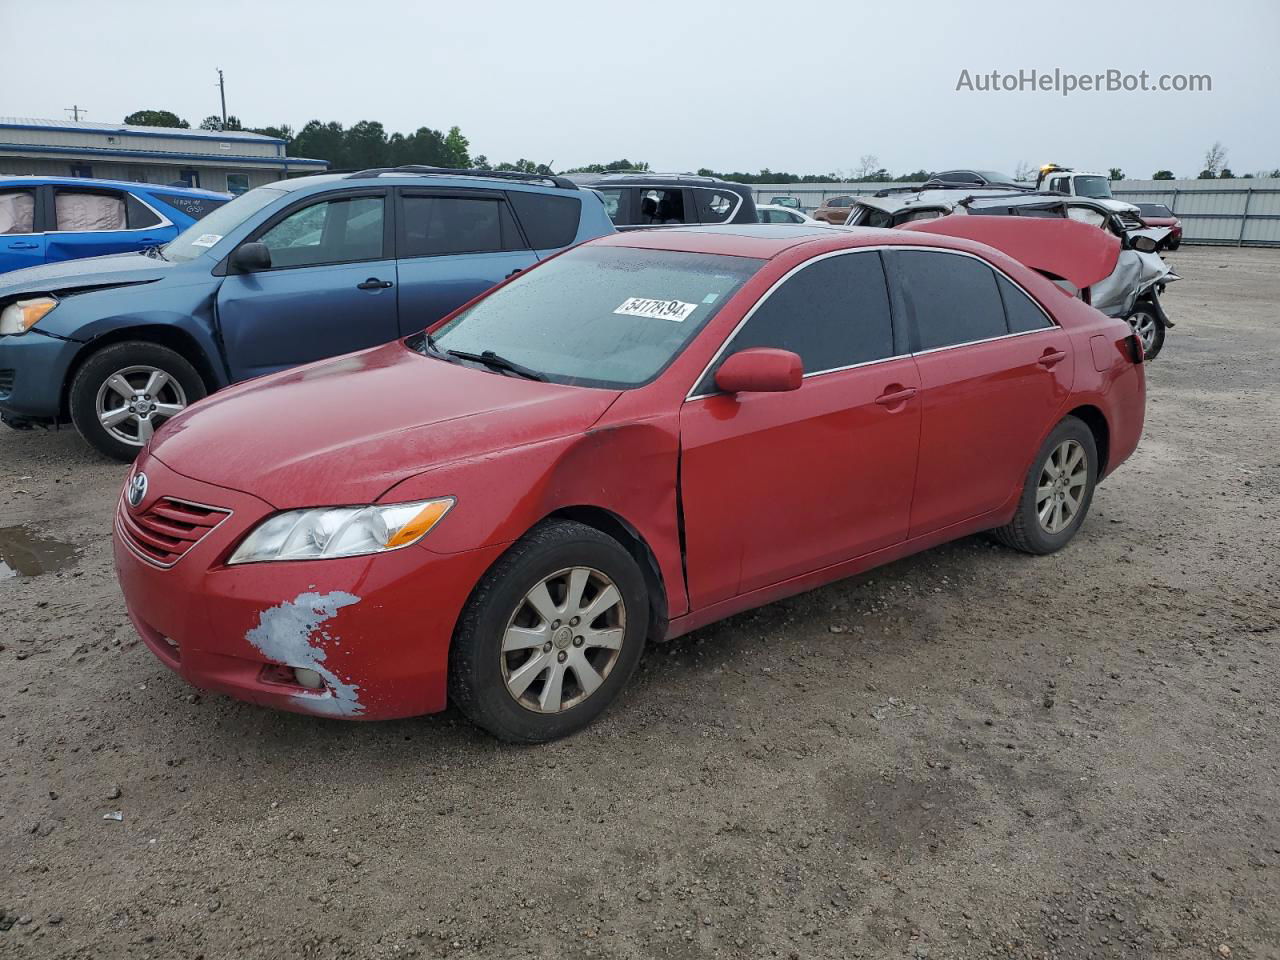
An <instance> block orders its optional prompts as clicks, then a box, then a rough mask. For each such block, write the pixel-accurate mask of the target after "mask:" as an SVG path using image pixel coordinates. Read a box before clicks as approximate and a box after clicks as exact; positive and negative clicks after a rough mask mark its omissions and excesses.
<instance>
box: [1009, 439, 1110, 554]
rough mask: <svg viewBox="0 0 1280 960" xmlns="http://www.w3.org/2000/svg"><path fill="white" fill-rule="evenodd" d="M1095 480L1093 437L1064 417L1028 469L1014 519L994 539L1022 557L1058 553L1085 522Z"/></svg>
mask: <svg viewBox="0 0 1280 960" xmlns="http://www.w3.org/2000/svg"><path fill="white" fill-rule="evenodd" d="M1097 481H1098V448H1097V445H1096V444H1095V443H1094V441H1093V433H1092V432H1091V431H1090V430H1089V428H1088V427H1087V426H1085V424H1084V422H1083V421H1082V420H1078V419H1077V418H1075V417H1065V418H1063V421H1062V422H1061V423H1060V424H1058V425H1057V426H1056V427H1054V429H1053V432H1052V433H1050V434H1049V438H1048V439H1047V440H1045V442H1044V445H1043V446H1042V447H1041V448H1040V452H1039V453H1038V454H1037V455H1036V459H1035V462H1034V463H1033V464H1032V465H1031V470H1030V472H1029V473H1028V474H1027V479H1026V481H1025V483H1024V485H1023V489H1022V497H1021V498H1020V499H1019V501H1018V509H1017V512H1016V513H1014V515H1013V520H1012V521H1010V522H1009V523H1008V524H1006V525H1005V526H1003V527H999V528H997V529H995V530H993V531H992V535H993V536H994V537H995V538H996V540H998V541H999V542H1000V543H1003V544H1004V545H1005V546H1006V547H1012V548H1013V549H1015V550H1021V551H1022V552H1023V553H1035V554H1046V553H1054V552H1056V551H1058V550H1061V549H1062V548H1063V547H1065V546H1066V545H1067V544H1068V543H1069V542H1070V541H1071V538H1072V537H1074V536H1075V535H1076V531H1077V530H1079V529H1080V525H1081V524H1082V523H1084V518H1085V516H1087V515H1088V513H1089V504H1090V503H1091V502H1092V500H1093V488H1094V485H1095V484H1096V483H1097Z"/></svg>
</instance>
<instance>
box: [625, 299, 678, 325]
mask: <svg viewBox="0 0 1280 960" xmlns="http://www.w3.org/2000/svg"><path fill="white" fill-rule="evenodd" d="M696 309H698V305H697V304H696V303H685V302H684V301H683V300H651V299H649V298H648V297H628V298H627V299H626V300H623V301H622V306H620V307H618V309H617V310H615V311H613V312H614V313H618V314H622V315H623V316H626V317H649V318H650V319H651V320H670V321H671V322H672V323H684V322H685V320H687V319H689V314H691V313H693V311H694V310H696Z"/></svg>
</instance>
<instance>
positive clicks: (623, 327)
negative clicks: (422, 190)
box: [114, 217, 1145, 742]
mask: <svg viewBox="0 0 1280 960" xmlns="http://www.w3.org/2000/svg"><path fill="white" fill-rule="evenodd" d="M964 220H967V221H969V222H970V223H971V224H973V225H975V226H976V227H979V228H985V230H984V229H979V230H977V231H975V232H976V233H978V234H981V233H983V232H986V233H989V234H991V235H992V236H993V238H994V239H995V240H996V241H997V242H1003V241H1004V234H1005V232H1006V231H1004V230H1003V229H999V228H1003V227H1007V226H1008V225H1010V224H1012V225H1013V226H1016V227H1018V228H1020V229H1019V233H1020V234H1021V236H1020V241H1019V242H1020V244H1021V246H1023V247H1027V248H1034V249H1035V251H1036V258H1037V261H1038V262H1037V265H1038V266H1039V267H1040V268H1041V269H1042V270H1046V271H1050V272H1053V273H1055V274H1057V275H1060V276H1068V277H1076V279H1078V280H1082V281H1083V280H1085V279H1089V280H1092V279H1093V275H1094V274H1095V273H1097V272H1098V270H1099V269H1100V268H1101V267H1100V265H1105V260H1106V258H1107V256H1108V255H1109V251H1108V250H1107V249H1105V246H1106V243H1107V241H1108V238H1107V237H1106V235H1105V234H1103V233H1101V232H1100V231H1097V230H1093V229H1086V228H1085V227H1083V226H1081V225H1079V224H1074V223H1068V222H1064V221H1044V220H1019V219H1016V218H1003V219H997V218H979V217H969V218H961V217H951V218H947V221H948V222H960V221H964ZM940 222H942V221H936V222H935V223H940ZM1061 227H1068V228H1072V229H1073V230H1074V231H1076V232H1074V233H1072V232H1071V231H1067V232H1066V233H1064V232H1063V231H1061V230H1059V229H1055V228H1061ZM1038 234H1043V236H1040V237H1039V240H1038V241H1037V235H1038ZM1141 359H1142V350H1141V346H1140V344H1139V343H1138V341H1137V338H1136V337H1135V336H1134V335H1133V334H1132V332H1131V331H1130V330H1129V328H1128V326H1127V325H1125V324H1124V323H1123V322H1122V321H1118V320H1114V319H1111V318H1109V317H1106V316H1104V315H1103V314H1101V313H1099V312H1098V311H1097V310H1094V309H1093V308H1092V307H1089V306H1088V305H1087V304H1085V303H1084V302H1082V301H1081V300H1079V299H1077V298H1073V297H1070V296H1067V295H1065V294H1064V293H1063V292H1062V291H1061V290H1060V289H1059V288H1058V287H1057V286H1055V285H1054V284H1053V283H1051V282H1050V281H1049V280H1047V279H1046V278H1045V277H1044V276H1042V275H1041V273H1038V272H1037V271H1036V270H1034V269H1031V268H1030V267H1028V266H1026V265H1025V264H1023V263H1020V262H1018V261H1016V260H1014V259H1013V258H1011V257H1010V256H1008V255H1007V254H1005V253H1002V252H1000V251H999V250H998V249H996V248H994V247H993V246H990V245H987V244H984V243H981V242H974V241H973V240H972V239H957V238H953V237H945V236H931V235H928V234H919V233H910V232H907V231H899V230H894V231H886V230H834V229H831V228H830V227H827V226H821V225H809V226H782V225H772V224H771V225H766V224H760V225H756V226H743V227H740V228H736V229H734V230H732V231H725V230H721V229H718V228H715V227H699V228H673V229H670V230H654V231H633V232H629V233H619V234H615V235H613V236H609V237H606V238H603V239H600V240H595V241H592V242H589V243H586V244H583V245H580V246H578V247H575V248H573V249H572V250H569V251H567V252H566V253H564V254H563V255H561V256H559V257H556V258H553V259H550V260H548V261H547V262H546V263H543V264H539V265H538V266H537V267H535V268H534V269H532V270H529V271H527V272H525V273H522V274H519V275H518V276H516V277H514V278H512V279H511V280H509V281H508V282H507V283H505V284H504V285H502V286H500V287H498V288H496V289H495V290H493V291H491V292H490V293H488V294H487V295H485V296H483V297H481V298H479V299H477V300H475V301H474V302H473V303H471V304H469V305H468V306H466V307H464V308H462V309H461V310H459V311H458V312H456V313H454V314H453V315H452V316H450V317H448V318H447V319H445V320H444V321H442V322H441V323H439V324H437V325H435V326H433V327H432V328H430V330H429V331H428V332H424V333H422V334H419V335H416V336H413V337H409V338H407V339H405V340H403V341H397V342H395V343H392V344H388V345H386V346H383V347H379V348H375V349H370V350H366V351H363V352H359V353H353V354H349V355H347V356H345V357H341V358H337V359H334V360H329V361H322V362H319V363H315V364H312V365H309V366H305V367H301V368H298V369H296V370H291V371H286V372H283V373H278V374H274V375H270V376H267V377H264V378H261V379H259V380H256V381H254V382H252V383H246V384H241V385H238V386H235V387H232V388H230V389H228V390H224V391H222V392H221V393H218V394H216V395H215V396H213V397H211V398H210V399H208V400H206V401H204V402H202V403H201V404H200V405H198V406H197V407H195V408H193V409H191V410H188V411H186V412H184V413H182V414H179V415H178V416H176V417H174V418H173V419H172V420H170V421H169V422H168V423H167V424H165V425H164V426H163V427H161V429H160V430H159V431H158V432H157V433H156V434H155V437H154V438H153V439H152V441H151V442H150V444H149V445H148V446H147V448H146V449H145V450H144V451H143V452H142V454H141V455H140V456H139V457H138V460H137V461H136V463H135V465H134V467H133V470H132V471H131V473H130V475H129V477H128V479H127V481H126V483H125V487H124V490H123V491H122V494H121V497H120V500H119V503H118V507H117V511H116V518H115V536H114V557H115V565H116V571H117V575H118V578H119V581H120V586H121V588H122V590H123V593H124V597H125V601H126V604H127V607H128V610H129V615H130V617H131V618H132V620H133V623H134V625H135V626H136V628H137V630H138V633H139V634H140V636H141V637H142V639H143V641H144V642H145V643H146V645H147V646H148V647H149V648H150V649H151V650H152V652H153V653H154V654H155V655H156V656H157V657H158V658H159V659H160V660H161V661H162V662H163V663H165V664H166V665H167V666H168V667H170V668H171V669H172V670H174V671H176V672H177V673H179V674H180V675H181V676H182V677H184V678H185V679H186V680H188V681H189V682H191V683H193V684H195V685H197V686H199V687H203V688H207V689H210V690H214V691H220V692H222V693H226V694H229V695H231V696H234V697H238V698H241V699H243V700H247V701H250V702H253V703H257V704H262V705H266V706H271V707H276V708H280V709H284V710H292V711H298V712H302V713H310V714H316V715H320V716H332V717H346V718H358V719H366V720H376V719H383V718H392V717H406V716H413V715H417V714H424V713H431V712H434V711H438V710H441V709H443V708H444V706H445V704H446V702H447V701H448V702H452V703H453V704H455V705H456V706H457V707H458V708H459V709H460V710H461V711H462V712H463V713H464V714H465V715H466V716H468V717H469V718H470V719H471V720H473V721H474V722H476V723H477V724H479V725H480V726H482V727H483V728H485V729H486V730H488V731H490V732H491V733H493V734H494V735H496V736H498V737H501V738H503V739H506V740H512V741H521V742H539V741H546V740H551V739H554V738H556V737H561V736H565V735H567V734H570V733H573V732H574V731H576V730H579V729H581V728H582V727H584V726H586V725H587V724H588V723H590V722H591V721H592V720H593V719H594V718H595V717H597V716H598V715H599V714H600V713H601V712H603V711H604V710H605V709H606V708H607V707H608V705H609V704H610V703H611V702H612V701H614V700H615V699H616V698H617V697H618V695H619V694H620V692H621V690H622V689H623V687H624V686H625V684H626V683H627V680H628V678H629V677H630V675H631V674H632V672H633V671H634V669H635V667H636V664H637V662H638V661H639V659H640V655H641V651H642V649H643V647H644V645H645V643H646V642H647V641H653V640H661V639H663V638H670V637H676V636H679V635H681V634H684V633H687V632H688V631H690V630H694V629H696V628H698V627H700V626H702V625H704V624H708V623H711V622H713V621H716V620H719V619H721V618H724V617H727V616H730V615H732V614H734V613H737V612H739V611H742V610H746V609H750V608H752V607H756V606H759V605H761V604H765V603H770V602H773V601H775V600H778V599H780V598H782V597H786V596H789V595H792V594H796V593H800V592H802V591H805V590H809V589H811V588H814V587H817V586H820V585H821V584H824V583H828V582H830V581H833V580H836V579H839V578H841V577H847V576H850V575H853V574H856V573H859V572H861V571H863V570H866V569H869V568H871V567H874V566H877V565H879V564H883V563H887V562H890V561H892V560H894V559H896V558H898V557H902V556H906V555H908V554H911V553H915V552H917V551H920V550H924V549H927V548H929V547H932V546H934V545H937V544H940V543H943V542H945V541H948V540H952V539H954V538H957V537H962V536H966V535H968V534H971V533H975V532H978V531H984V530H994V531H995V535H996V536H997V538H998V539H999V540H1001V541H1002V542H1003V543H1005V544H1006V545H1008V546H1010V547H1012V548H1015V549H1017V550H1021V551H1024V552H1027V553H1031V554H1048V553H1052V552H1054V551H1056V550H1059V549H1061V548H1062V547H1064V546H1066V545H1067V543H1069V542H1070V541H1071V539H1072V537H1073V536H1074V535H1075V534H1076V532H1077V531H1078V530H1079V529H1080V527H1081V524H1082V523H1083V522H1084V519H1085V516H1086V515H1087V513H1088V510H1089V504H1090V499H1091V497H1092V495H1093V491H1094V487H1095V484H1096V483H1097V482H1098V481H1099V480H1100V479H1101V478H1103V477H1105V476H1107V475H1108V474H1110V473H1111V472H1112V471H1113V470H1115V469H1116V467H1117V466H1119V464H1120V463H1122V462H1123V461H1124V460H1125V459H1126V458H1127V457H1128V456H1129V455H1130V454H1131V453H1132V452H1133V450H1134V449H1135V447H1136V445H1137V443H1138V439H1139V436H1140V434H1141V431H1142V424H1143V415H1144V400H1145V374H1144V371H1143V368H1142V364H1141ZM387 397H394V398H396V399H397V402H396V403H391V404H388V403H385V402H384V400H385V398H387ZM371 410H372V411H375V412H376V416H375V415H373V414H371V412H370V411H371Z"/></svg>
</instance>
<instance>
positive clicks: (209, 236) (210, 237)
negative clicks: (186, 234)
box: [191, 233, 222, 247]
mask: <svg viewBox="0 0 1280 960" xmlns="http://www.w3.org/2000/svg"><path fill="white" fill-rule="evenodd" d="M221 239H222V234H220V233H202V234H200V236H198V237H196V238H195V239H194V240H192V241H191V245H192V246H193V247H212V246H213V245H214V244H215V243H217V242H218V241H219V240H221Z"/></svg>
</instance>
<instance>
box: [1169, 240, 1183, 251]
mask: <svg viewBox="0 0 1280 960" xmlns="http://www.w3.org/2000/svg"><path fill="white" fill-rule="evenodd" d="M1180 246H1182V241H1181V240H1170V241H1169V244H1168V247H1167V249H1169V250H1177V249H1178V248H1179V247H1180Z"/></svg>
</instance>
